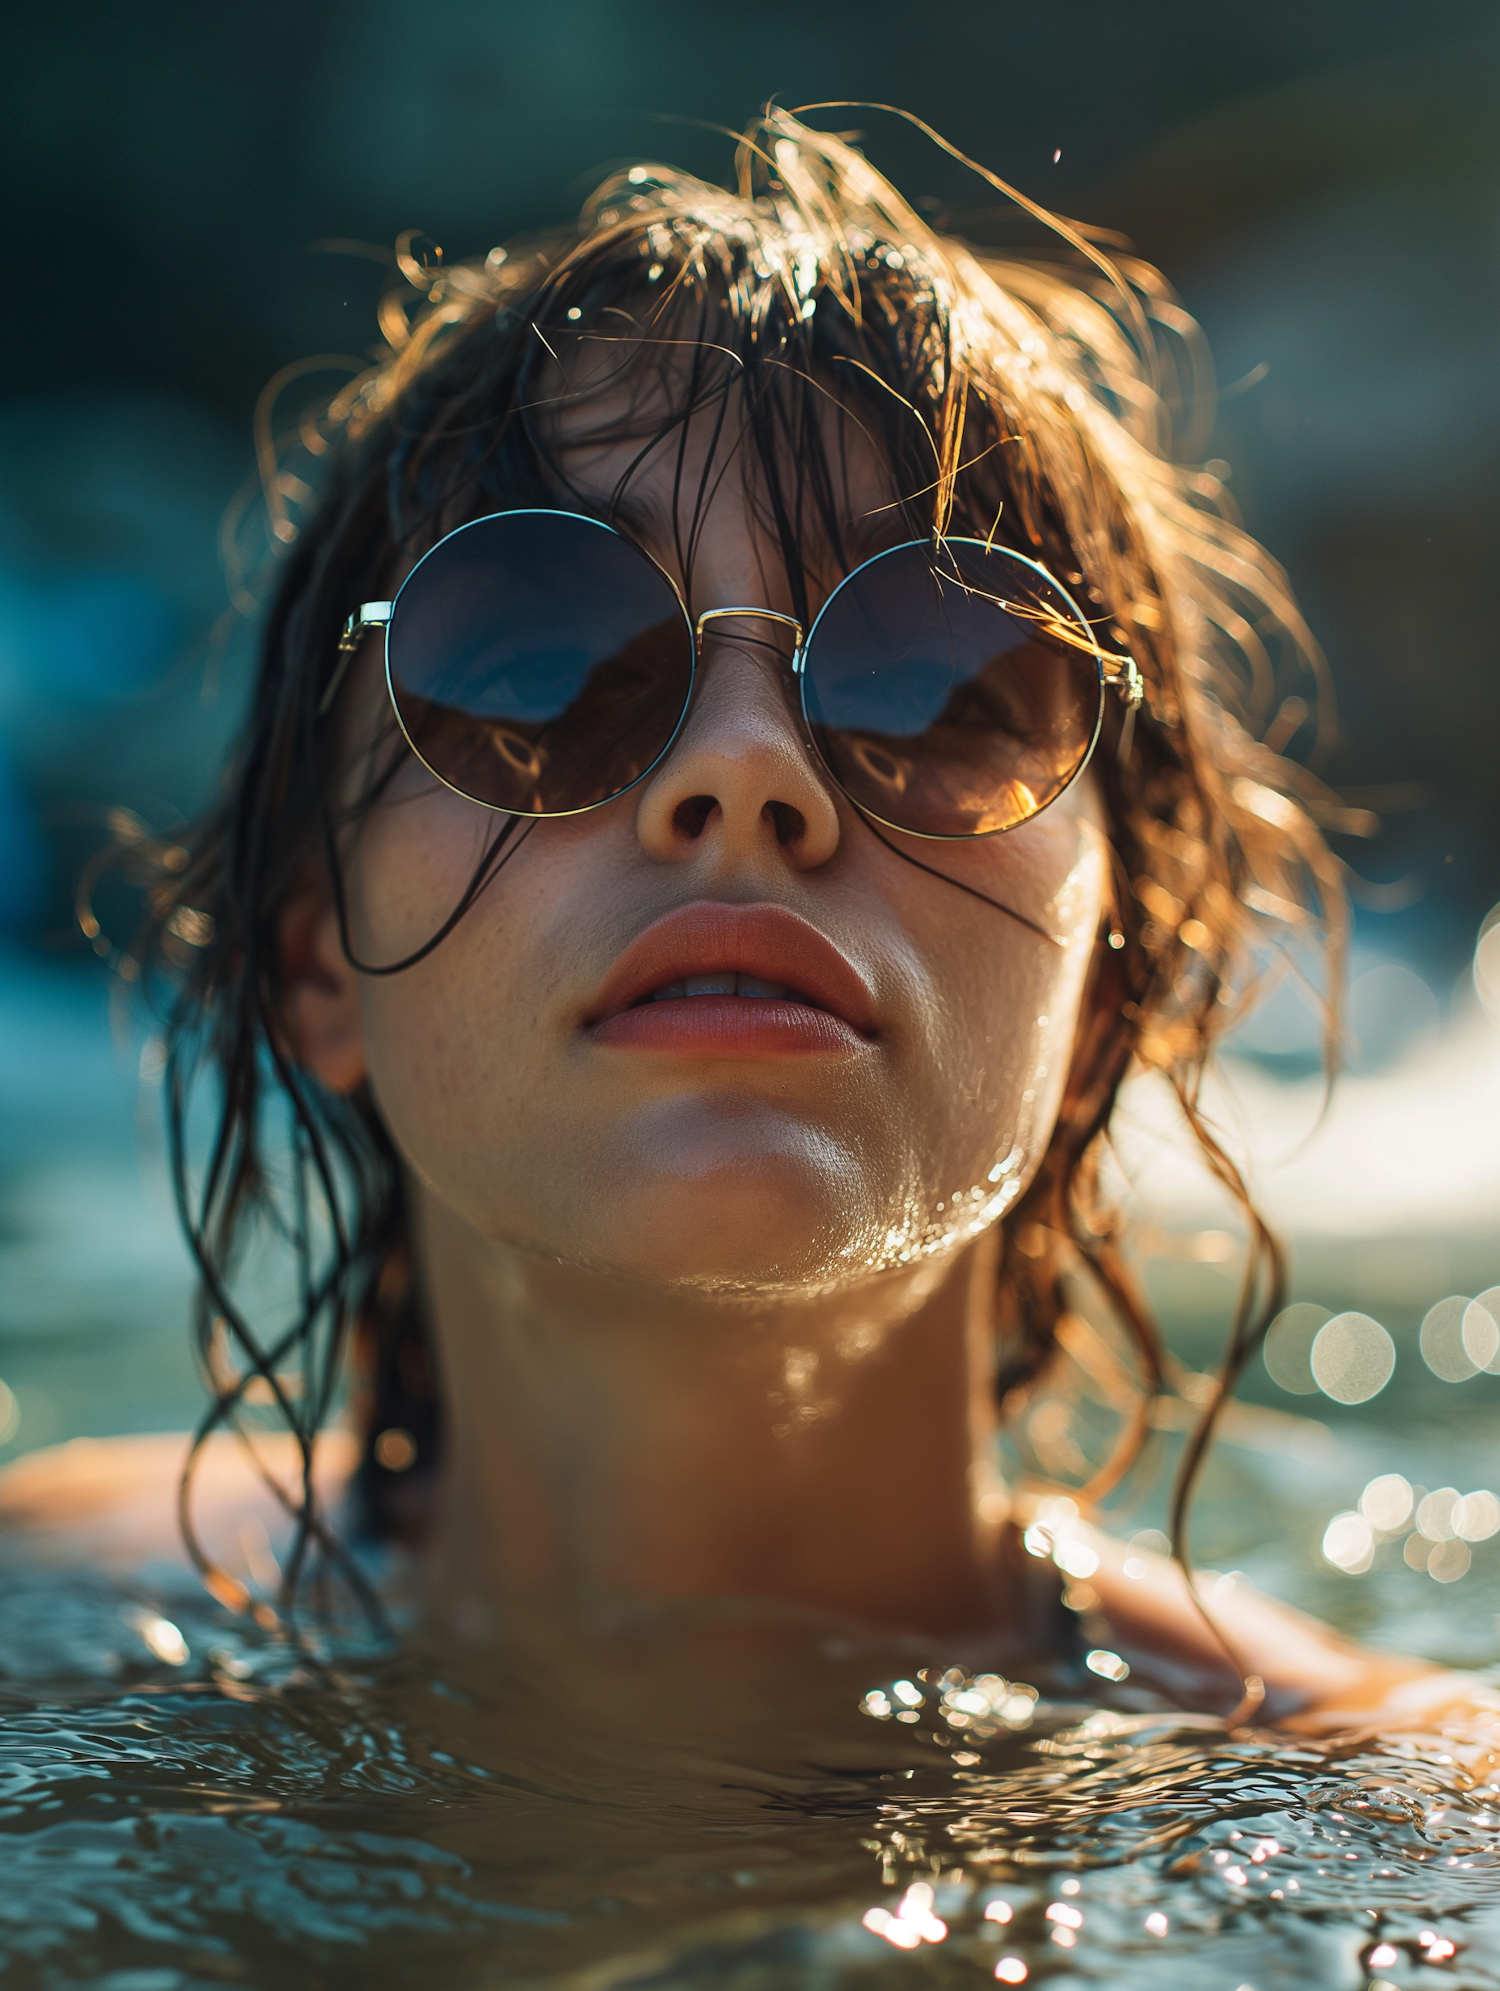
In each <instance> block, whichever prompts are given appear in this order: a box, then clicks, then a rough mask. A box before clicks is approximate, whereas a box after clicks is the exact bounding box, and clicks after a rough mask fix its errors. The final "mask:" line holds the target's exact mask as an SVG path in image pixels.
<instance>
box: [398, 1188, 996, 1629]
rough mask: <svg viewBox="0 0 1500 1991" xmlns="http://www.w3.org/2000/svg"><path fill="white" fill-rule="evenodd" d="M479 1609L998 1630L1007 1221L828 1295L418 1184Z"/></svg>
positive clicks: (422, 1244) (449, 1452)
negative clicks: (505, 1216)
mask: <svg viewBox="0 0 1500 1991" xmlns="http://www.w3.org/2000/svg"><path fill="white" fill-rule="evenodd" d="M411 1198H412V1204H413V1215H414V1221H415V1226H416V1235H417V1241H418V1251H419V1259H420V1263H421V1265H422V1267H423V1272H424V1287H425V1297H426V1303H427V1305H428V1307H429V1310H430V1317H431V1318H432V1320H433V1323H434V1327H435V1329H436V1335H437V1342H438V1349H439V1359H440V1364H441V1368H442V1374H443V1386H444V1398H445V1415H446V1429H445V1439H444V1447H445V1461H444V1478H443V1491H442V1498H441V1508H440V1520H439V1525H438V1536H437V1541H436V1543H435V1553H434V1558H433V1562H434V1570H435V1574H436V1577H437V1580H438V1584H439V1588H440V1593H441V1595H442V1597H443V1599H444V1601H445V1602H446V1604H447V1605H448V1607H449V1608H458V1609H461V1610H462V1611H463V1612H464V1614H465V1615H466V1616H473V1614H474V1613H476V1612H479V1613H481V1614H482V1615H483V1616H485V1617H488V1616H490V1615H491V1614H494V1613H498V1614H502V1615H504V1616H512V1615H515V1616H525V1615H527V1614H528V1613H538V1612H539V1613H541V1614H543V1615H545V1616H551V1615H553V1614H555V1613H558V1612H562V1613H564V1614H568V1613H576V1612H592V1611H595V1610H599V1609H601V1608H602V1609H605V1610H608V1609H609V1608H610V1607H611V1606H614V1607H620V1606H628V1605H631V1604H639V1603H642V1602H651V1603H662V1602H668V1601H679V1602H681V1601H687V1600H690V1599H692V1600H701V1601H710V1600H721V1599H754V1600H761V1601H766V1602H773V1603H782V1604H786V1605H791V1606H794V1607H800V1608H803V1609H813V1610H817V1611H824V1612H828V1613H831V1614H834V1615H837V1616H839V1617H842V1618H846V1619H851V1620H856V1621H859V1622H861V1623H864V1624H867V1625H870V1626H878V1627H883V1628H888V1629H894V1630H912V1631H927V1632H960V1631H980V1630H984V1629H993V1630H999V1629H1001V1628H1002V1627H1004V1626H1005V1624H1006V1621H1007V1618H1008V1617H1009V1615H1010V1607H1009V1599H1008V1597H1007V1595H1006V1587H1007V1586H1006V1585H1005V1583H1004V1580H1003V1577H1002V1563H1003V1560H1004V1559H1003V1558H1002V1557H1001V1556H1000V1555H999V1554H998V1553H997V1547H998V1541H999V1536H1000V1531H1001V1528H1002V1526H1003V1523H1004V1520H1005V1515H1006V1500H1005V1494H1004V1489H1003V1486H1002V1485H1001V1484H1000V1482H999V1481H998V1479H997V1478H996V1477H995V1473H994V1467H993V1463H992V1461H993V1451H994V1415H993V1407H992V1398H991V1392H990V1387H989V1379H990V1372H991V1365H992V1359H993V1358H992V1352H991V1328H990V1311H989V1306H990V1294H991V1293H992V1291H993V1278H994V1266H993V1254H994V1249H995V1245H994V1241H993V1239H992V1238H987V1239H983V1240H981V1241H980V1242H979V1243H978V1244H977V1245H974V1246H970V1247H969V1248H968V1249H967V1250H965V1251H964V1252H962V1253H961V1254H958V1255H957V1256H955V1257H953V1258H951V1259H947V1260H944V1261H941V1262H937V1263H929V1264H926V1265H924V1266H922V1267H920V1268H917V1269H915V1270H911V1271H904V1272H902V1273H901V1274H899V1275H890V1276H885V1277H882V1278H880V1279H878V1280H873V1281H870V1282H868V1283H867V1284H865V1285H863V1286H861V1287H859V1288H857V1289H853V1290H848V1291H843V1292H840V1293H837V1294H832V1295H826V1296H822V1297H819V1298H817V1299H815V1300H806V1299H800V1298H799V1299H795V1300H790V1301H785V1302H783V1301H774V1302H768V1301H762V1300H754V1301H750V1300H745V1299H738V1298H736V1299H722V1298H709V1297H705V1296H703V1295H701V1294H684V1293H678V1292H667V1293H662V1292H657V1291H643V1290H642V1289H640V1288H638V1287H632V1286H629V1285H626V1284H625V1283H623V1282H621V1281H617V1280H614V1279H612V1278H610V1277H608V1276H604V1275H600V1274H596V1273H591V1272H585V1271H581V1270H578V1269H576V1268H572V1267H568V1266H561V1265H558V1264H556V1263H548V1262H546V1261H544V1260H542V1259H540V1258H538V1257H534V1256H532V1255H531V1254H528V1253H526V1252H522V1251H518V1250H515V1249H513V1248H511V1247H509V1246H503V1245H497V1244H494V1243H491V1242H490V1241H488V1240H486V1239H484V1238H481V1237H480V1236H478V1235H477V1234H476V1233H475V1232H474V1231H473V1230H471V1229H470V1228H469V1227H468V1226H467V1225H466V1224H465V1223H464V1222H463V1221H462V1220H461V1219H459V1218H458V1217H456V1216H454V1215H453V1214H452V1212H450V1211H448V1210H447V1209H445V1208H443V1207H441V1206H440V1205H438V1204H436V1203H435V1202H433V1201H432V1199H430V1198H429V1197H428V1196H426V1194H425V1192H423V1191H422V1190H421V1188H420V1187H419V1186H416V1185H413V1186H412V1189H411Z"/></svg>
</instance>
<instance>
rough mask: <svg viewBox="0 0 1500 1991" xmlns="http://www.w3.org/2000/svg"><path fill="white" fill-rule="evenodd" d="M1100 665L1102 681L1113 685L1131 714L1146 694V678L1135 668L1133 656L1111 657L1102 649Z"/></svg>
mask: <svg viewBox="0 0 1500 1991" xmlns="http://www.w3.org/2000/svg"><path fill="white" fill-rule="evenodd" d="M1100 666H1101V669H1102V670H1103V674H1104V682H1105V683H1106V684H1112V685H1113V686H1114V688H1115V690H1116V691H1117V692H1118V693H1119V694H1120V696H1121V698H1123V699H1124V701H1125V703H1126V706H1127V707H1128V708H1129V710H1130V712H1131V714H1132V716H1133V715H1134V713H1135V711H1136V709H1137V707H1138V706H1139V705H1140V703H1141V701H1142V699H1143V698H1144V697H1145V696H1146V680H1145V679H1144V678H1143V677H1142V676H1141V674H1140V671H1139V670H1138V669H1137V667H1136V661H1135V658H1134V657H1112V656H1111V655H1110V654H1109V652H1108V651H1103V652H1101V655H1100Z"/></svg>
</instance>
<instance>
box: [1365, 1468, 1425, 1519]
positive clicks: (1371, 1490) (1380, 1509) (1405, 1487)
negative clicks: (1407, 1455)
mask: <svg viewBox="0 0 1500 1991" xmlns="http://www.w3.org/2000/svg"><path fill="white" fill-rule="evenodd" d="M1359 1511H1360V1513H1361V1514H1362V1515H1363V1516H1364V1518H1365V1519H1366V1520H1367V1521H1368V1522H1369V1524H1370V1526H1371V1527H1372V1528H1379V1529H1380V1530H1381V1532H1382V1533H1384V1534H1394V1533H1395V1532H1396V1530H1397V1529H1398V1528H1402V1527H1404V1526H1405V1525H1406V1523H1407V1522H1408V1521H1409V1520H1410V1519H1411V1511H1412V1490H1411V1481H1410V1480H1408V1479H1404V1478H1403V1477H1402V1475H1401V1474H1400V1473H1381V1475H1380V1476H1379V1478H1378V1479H1372V1480H1371V1481H1370V1483H1369V1485H1368V1486H1367V1487H1366V1488H1365V1490H1364V1492H1363V1493H1362V1494H1361V1495H1360V1496H1359Z"/></svg>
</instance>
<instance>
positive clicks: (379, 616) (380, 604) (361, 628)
mask: <svg viewBox="0 0 1500 1991" xmlns="http://www.w3.org/2000/svg"><path fill="white" fill-rule="evenodd" d="M393 605H394V604H393V603H391V602H388V601H365V602H361V603H360V605H359V613H358V614H357V615H351V616H350V617H349V620H348V621H347V622H346V623H345V624H344V627H343V632H342V634H341V635H340V637H339V660H338V663H337V664H336V665H335V666H334V671H333V676H332V677H331V678H330V679H329V680H328V689H327V690H326V691H325V692H324V693H323V696H322V697H321V698H320V699H319V700H318V717H319V718H320V719H321V718H322V717H323V715H324V713H325V712H326V711H327V710H328V708H329V706H330V705H332V703H333V701H334V699H335V698H337V696H338V689H339V686H340V685H341V684H342V683H343V682H344V673H345V671H346V670H348V668H349V659H350V658H351V657H352V656H353V655H354V653H355V651H356V650H357V649H358V648H359V639H360V637H361V636H363V635H364V633H365V631H366V630H367V629H383V628H384V627H385V625H386V624H387V623H388V622H389V621H390V619H391V609H392V607H393Z"/></svg>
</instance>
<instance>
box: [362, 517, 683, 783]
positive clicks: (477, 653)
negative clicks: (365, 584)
mask: <svg viewBox="0 0 1500 1991" xmlns="http://www.w3.org/2000/svg"><path fill="white" fill-rule="evenodd" d="M387 643H388V657H389V664H390V679H391V691H392V696H393V697H394V699H395V702H396V709H397V711H398V713H399V714H400V717H401V723H402V725H403V726H404V728H405V730H406V734H407V738H408V739H409V740H410V741H411V743H412V745H413V747H414V748H415V749H416V751H417V753H418V754H419V755H420V756H421V758H422V759H423V760H424V761H425V762H426V764H427V765H428V767H430V768H431V769H432V771H433V773H434V774H436V775H438V776H439V777H440V778H441V779H442V780H444V781H446V782H447V783H448V785H449V786H450V787H452V788H456V789H457V790H458V791H459V793H460V794H463V795H467V796H469V797H471V798H472V799H473V800H474V801H476V802H483V803H485V804H487V805H488V806H489V807H490V808H494V809H505V810H509V811H512V812H513V813H515V814H517V815H531V816H535V815H563V814H569V813H571V812H573V811H576V810H579V809H588V808H592V807H593V806H594V805H595V804H596V803H599V802H605V801H608V800H609V799H610V797H611V796H614V795H619V794H621V793H623V791H624V790H625V789H627V788H628V787H630V785H631V784H632V782H635V781H637V780H639V779H640V777H641V776H642V775H643V774H644V773H645V772H646V771H647V770H648V769H649V768H650V767H651V766H653V765H654V763H655V762H656V761H657V760H659V759H660V757H661V755H662V754H663V752H664V751H665V750H666V748H667V746H668V744H669V743H670V741H671V739H672V736H673V734H674V732H675V731H676V729H677V726H678V724H679V722H680V720H681V718H682V714H683V712H684V710H685V709H686V706H687V699H688V692H689V688H690V686H691V683H692V654H693V653H692V635H691V632H690V630H689V628H688V623H687V616H686V613H685V611H684V610H683V608H682V605H681V603H680V601H679V600H678V598H677V595H676V593H675V591H674V590H673V588H672V585H671V583H670V582H669V581H668V580H667V578H666V576H665V574H663V573H662V571H661V569H660V568H659V567H657V566H655V565H654V563H653V562H652V561H650V560H649V559H648V558H647V557H646V555H645V554H644V553H642V552H641V551H640V549H639V548H638V547H636V546H633V545H632V544H631V543H630V541H629V540H627V539H623V538H621V536H620V535H619V534H618V533H615V532H612V531H610V530H609V528H608V527H606V526H602V525H599V524H597V523H595V522H594V521H593V520H591V519H585V518H577V517H574V516H572V515H571V514H569V513H565V512H540V511H537V512H507V513H502V514H500V515H499V516H498V517H495V518H487V519H478V520H476V521H475V522H474V523H473V524H472V525H468V526H464V527H462V528H460V530H459V531H457V532H455V533H451V534H450V535H449V537H448V538H447V539H445V540H443V541H441V542H440V543H439V545H438V546H436V547H435V548H434V549H433V551H432V553H431V554H430V555H429V556H428V557H427V559H425V560H423V561H422V562H421V563H420V564H419V565H418V566H417V567H416V568H414V569H413V571H412V573H411V575H410V576H409V578H408V579H407V581H406V583H405V585H404V586H403V587H402V589H401V591H400V593H399V594H398V595H397V597H396V604H395V608H394V610H393V613H392V617H391V625H390V631H389V635H388V638H387Z"/></svg>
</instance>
